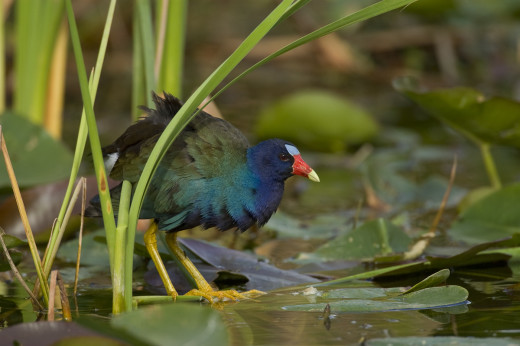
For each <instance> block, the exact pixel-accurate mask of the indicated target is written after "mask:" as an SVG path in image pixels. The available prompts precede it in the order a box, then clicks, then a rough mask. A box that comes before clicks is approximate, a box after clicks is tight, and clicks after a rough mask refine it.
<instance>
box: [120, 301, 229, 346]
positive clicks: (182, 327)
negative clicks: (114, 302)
mask: <svg viewBox="0 0 520 346" xmlns="http://www.w3.org/2000/svg"><path fill="white" fill-rule="evenodd" d="M111 325H112V327H114V328H117V329H120V330H124V331H126V332H127V333H129V334H131V335H134V336H135V337H137V338H139V339H141V340H143V341H146V342H149V343H150V344H153V345H188V344H193V345H216V346H218V345H228V344H229V340H228V334H227V330H226V325H225V324H224V321H223V320H222V317H221V315H220V314H219V313H218V312H217V311H215V310H213V309H211V308H210V307H208V306H196V305H193V304H181V303H179V304H167V305H155V306H151V307H146V308H142V309H139V310H136V311H132V312H128V313H125V314H122V315H119V316H116V317H114V318H113V319H112V320H111Z"/></svg>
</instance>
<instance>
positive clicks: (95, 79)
mask: <svg viewBox="0 0 520 346" xmlns="http://www.w3.org/2000/svg"><path fill="white" fill-rule="evenodd" d="M116 2H117V1H116V0H111V1H110V5H109V7H108V13H107V19H106V22H105V27H104V29H103V36H102V38H101V43H100V46H99V53H98V56H97V60H96V67H95V69H94V71H93V72H92V73H91V75H90V79H89V90H90V95H91V97H92V104H94V102H95V100H96V94H97V88H98V85H99V78H100V76H101V70H102V68H103V62H104V59H105V53H106V48H107V44H108V37H109V34H110V28H111V26H112V19H113V18H114V11H115V7H116ZM87 135H88V127H87V119H86V113H85V108H83V111H82V113H81V122H80V125H79V130H78V138H77V141H76V149H75V151H74V161H73V162H72V168H71V172H70V176H69V184H68V186H67V191H66V192H65V197H64V198H63V203H62V204H61V209H60V213H59V214H58V219H57V220H56V223H55V225H54V230H53V232H52V236H51V239H50V240H49V250H53V248H54V247H58V246H59V244H58V243H57V236H58V230H59V229H60V227H61V225H62V224H63V219H64V217H65V212H66V210H67V206H68V204H69V200H70V196H71V194H72V189H73V188H74V183H75V181H76V177H77V176H78V171H79V167H80V165H81V160H82V158H83V151H84V150H85V144H86V143H87ZM52 252H53V251H47V253H46V254H45V257H44V259H43V266H44V269H45V272H46V273H49V272H50V267H51V266H52V262H53V261H52V260H51V259H50V255H51V253H52ZM111 261H112V260H111ZM47 276H48V274H47Z"/></svg>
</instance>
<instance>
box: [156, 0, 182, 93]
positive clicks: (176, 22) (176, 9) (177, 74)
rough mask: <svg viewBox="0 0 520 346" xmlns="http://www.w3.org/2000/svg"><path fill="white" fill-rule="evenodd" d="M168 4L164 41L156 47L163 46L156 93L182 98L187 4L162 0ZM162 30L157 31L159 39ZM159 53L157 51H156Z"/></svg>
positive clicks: (180, 0)
mask: <svg viewBox="0 0 520 346" xmlns="http://www.w3.org/2000/svg"><path fill="white" fill-rule="evenodd" d="M163 2H164V3H168V8H167V13H166V15H164V14H163V13H161V19H162V18H163V17H164V19H165V23H164V24H162V23H161V25H160V26H159V28H162V27H163V25H164V31H165V35H164V40H160V39H159V40H158V44H157V46H158V47H161V44H163V49H161V52H162V54H160V57H159V61H160V64H159V66H160V69H159V73H158V78H157V81H158V82H157V88H156V89H157V91H162V90H167V91H168V92H170V93H172V94H173V95H175V96H177V97H179V98H182V75H183V65H184V44H185V42H184V40H185V36H186V33H185V31H186V15H187V8H188V3H187V1H186V0H163ZM161 32H162V30H161V29H160V31H159V35H158V36H159V37H161ZM158 53H159V49H158ZM158 55H159V54H158Z"/></svg>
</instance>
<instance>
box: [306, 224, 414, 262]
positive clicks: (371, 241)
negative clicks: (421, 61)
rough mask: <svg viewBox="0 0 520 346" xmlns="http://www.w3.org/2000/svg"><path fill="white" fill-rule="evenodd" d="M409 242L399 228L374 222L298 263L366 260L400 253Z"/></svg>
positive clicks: (353, 231)
mask: <svg viewBox="0 0 520 346" xmlns="http://www.w3.org/2000/svg"><path fill="white" fill-rule="evenodd" d="M410 242H411V240H410V238H409V237H408V236H407V235H406V233H405V232H403V231H402V230H401V229H400V228H399V227H397V226H395V225H393V224H392V223H390V222H389V221H387V220H383V219H378V220H373V221H368V222H366V223H364V224H363V225H362V226H360V227H358V228H356V229H353V230H351V231H349V232H346V233H343V234H341V235H340V236H338V237H336V238H335V239H333V240H331V241H329V242H327V243H325V244H323V245H322V246H321V247H320V248H318V249H317V250H316V251H315V252H314V253H312V254H302V255H300V257H299V258H298V261H303V262H308V261H316V260H321V261H327V260H339V259H341V260H352V259H368V258H372V257H375V256H378V255H389V254H392V253H399V252H404V251H406V250H407V249H408V245H409V244H410Z"/></svg>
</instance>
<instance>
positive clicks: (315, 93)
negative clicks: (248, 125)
mask: <svg viewBox="0 0 520 346" xmlns="http://www.w3.org/2000/svg"><path fill="white" fill-rule="evenodd" d="M378 129H379V128H378V124H377V123H376V121H375V120H374V119H373V118H372V116H371V115H370V114H369V113H368V112H367V111H366V110H364V109H363V108H361V107H360V106H358V105H356V104H354V103H352V102H351V101H349V100H348V99H345V98H341V97H339V96H336V95H334V94H331V93H328V92H326V91H321V90H308V91H301V92H297V93H294V94H292V95H289V96H286V97H284V98H282V99H281V100H279V101H278V102H277V103H275V104H274V105H271V106H269V107H267V108H265V109H264V110H263V111H262V112H261V113H260V116H259V122H258V124H257V127H256V133H257V135H258V137H259V138H260V139H267V138H285V139H287V140H288V141H291V142H294V143H295V144H297V145H298V146H299V147H301V148H305V149H310V150H314V151H325V152H343V151H345V149H346V148H347V146H348V145H350V144H360V143H363V142H365V141H368V140H370V139H372V138H373V137H374V136H375V135H376V134H377V132H378Z"/></svg>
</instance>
